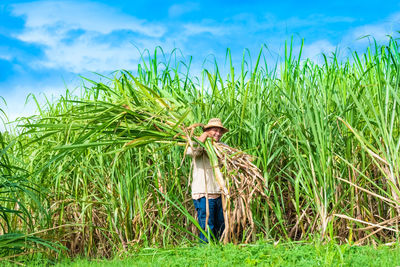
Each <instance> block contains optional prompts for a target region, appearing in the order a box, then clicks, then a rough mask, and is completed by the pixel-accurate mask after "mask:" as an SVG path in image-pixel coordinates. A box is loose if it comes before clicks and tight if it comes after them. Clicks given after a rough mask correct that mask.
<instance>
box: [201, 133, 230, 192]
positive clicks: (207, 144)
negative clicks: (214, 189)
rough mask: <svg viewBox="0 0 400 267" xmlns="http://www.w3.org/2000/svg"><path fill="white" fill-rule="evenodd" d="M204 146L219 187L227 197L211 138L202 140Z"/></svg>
mask: <svg viewBox="0 0 400 267" xmlns="http://www.w3.org/2000/svg"><path fill="white" fill-rule="evenodd" d="M204 147H205V149H206V151H207V155H208V158H209V159H210V164H211V167H212V168H213V171H214V176H215V179H216V180H217V183H218V185H219V186H220V188H221V191H222V193H223V194H224V195H225V196H227V197H228V198H229V194H228V189H227V188H226V184H225V180H224V177H223V175H222V172H221V169H220V168H219V161H218V157H217V154H216V153H215V150H214V147H213V145H212V140H211V139H210V138H207V139H206V141H205V142H204Z"/></svg>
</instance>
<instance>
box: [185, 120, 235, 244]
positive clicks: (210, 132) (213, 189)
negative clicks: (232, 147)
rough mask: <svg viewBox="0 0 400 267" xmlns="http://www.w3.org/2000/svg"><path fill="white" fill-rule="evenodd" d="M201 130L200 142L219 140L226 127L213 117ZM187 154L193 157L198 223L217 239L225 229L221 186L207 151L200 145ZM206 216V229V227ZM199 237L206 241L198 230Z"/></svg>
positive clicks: (194, 201)
mask: <svg viewBox="0 0 400 267" xmlns="http://www.w3.org/2000/svg"><path fill="white" fill-rule="evenodd" d="M203 131H204V132H203V134H202V135H201V136H200V137H199V138H198V140H199V141H200V142H202V143H204V142H205V141H206V139H207V138H212V139H213V140H214V141H215V142H219V140H220V139H221V137H222V135H223V134H224V133H226V132H228V129H226V128H225V127H224V126H223V125H222V123H221V120H220V119H218V118H213V119H211V120H210V121H209V122H208V124H207V125H206V126H204V127H203ZM187 155H190V156H191V157H193V181H192V199H193V203H194V207H195V209H196V212H197V218H198V221H199V224H200V226H201V228H202V229H203V230H205V232H206V233H207V231H209V232H210V234H211V233H212V235H213V236H214V237H215V238H216V239H217V240H218V239H219V238H220V236H221V234H222V232H223V231H224V229H225V223H224V214H223V209H222V200H221V188H220V186H219V184H218V183H217V181H216V179H215V176H214V172H213V168H212V167H211V164H210V160H209V158H208V156H207V153H206V151H205V150H204V149H203V148H202V147H194V148H192V147H189V148H188V150H187ZM207 199H208V205H207ZM207 206H208V207H207ZM207 210H208V214H207ZM207 216H208V229H207V228H206V220H207ZM199 237H200V239H201V240H203V241H204V242H205V243H207V242H208V238H207V237H206V236H204V234H203V233H201V232H200V236H199Z"/></svg>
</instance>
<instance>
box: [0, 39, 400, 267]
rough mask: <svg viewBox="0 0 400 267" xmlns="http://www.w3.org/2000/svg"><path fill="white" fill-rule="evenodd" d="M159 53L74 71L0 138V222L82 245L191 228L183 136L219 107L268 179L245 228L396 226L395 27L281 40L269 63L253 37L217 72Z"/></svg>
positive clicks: (324, 232) (378, 229) (117, 244)
mask: <svg viewBox="0 0 400 267" xmlns="http://www.w3.org/2000/svg"><path fill="white" fill-rule="evenodd" d="M160 53H161V55H162V57H161V58H164V60H162V59H161V60H160ZM172 56H174V54H173V55H172ZM172 56H171V58H170V59H166V56H165V55H164V54H163V52H162V50H161V49H159V48H157V49H156V51H155V52H154V56H153V57H150V56H149V58H148V59H146V60H144V59H143V60H142V62H141V63H140V64H139V66H138V71H137V74H132V73H131V72H129V71H119V72H116V73H115V76H114V77H112V78H109V79H108V81H107V82H106V83H102V82H96V81H89V80H87V84H86V86H85V87H84V88H82V90H83V91H82V94H81V96H79V97H77V96H74V95H73V94H71V93H70V92H69V91H67V92H66V94H65V96H63V97H61V98H60V99H59V100H58V101H56V102H54V103H51V102H49V103H47V104H46V105H44V106H41V107H40V109H39V110H40V114H39V115H38V116H37V117H32V118H29V119H26V120H25V121H23V123H24V126H23V127H22V130H21V134H20V135H19V136H18V137H16V138H15V139H13V138H10V139H7V140H6V141H2V144H1V145H2V147H1V150H0V151H3V152H1V153H2V154H0V156H1V161H0V162H1V163H2V165H0V168H1V173H2V175H3V176H2V179H6V180H4V181H6V182H2V183H3V184H2V186H3V188H4V189H5V190H4V191H2V193H1V196H0V197H2V198H3V199H11V201H7V204H6V205H4V204H2V203H4V202H2V203H0V204H1V206H2V208H3V207H5V208H4V210H3V217H2V218H1V219H0V223H1V225H2V227H3V231H5V230H4V229H7V230H6V231H7V232H9V230H8V229H13V231H22V232H23V233H28V232H36V231H39V230H43V229H49V231H46V239H47V240H57V241H60V243H61V244H63V245H65V246H66V247H67V248H68V251H69V253H70V255H78V254H80V255H87V256H99V255H101V256H106V257H112V256H113V255H115V253H116V252H121V251H129V249H130V248H131V247H132V246H156V247H167V246H170V245H177V244H179V245H182V244H190V243H193V242H196V237H195V236H196V231H197V230H196V227H195V226H194V225H193V221H194V219H193V216H194V210H193V205H192V203H191V200H190V189H189V187H188V184H189V181H188V177H189V174H190V164H189V160H185V161H183V157H184V145H185V144H186V139H185V137H186V136H187V135H188V134H189V130H188V129H187V127H189V126H190V125H191V124H193V123H198V122H201V123H206V122H207V120H208V119H209V118H211V117H220V118H221V119H222V121H223V123H224V125H226V127H227V128H229V129H230V131H229V132H228V133H227V134H226V136H224V139H223V140H222V141H223V142H225V143H227V144H229V145H230V146H232V147H238V148H240V149H241V150H244V151H246V152H248V153H250V154H254V155H255V156H256V159H255V164H256V165H257V166H258V167H259V168H260V169H261V170H262V171H263V173H264V176H265V179H266V181H267V182H266V184H265V193H266V194H267V195H268V197H269V201H262V200H261V199H258V200H256V201H255V202H254V203H253V206H252V214H253V220H254V223H255V225H256V231H255V232H254V234H253V235H252V239H251V240H252V241H255V240H257V238H258V236H264V237H266V238H270V239H274V240H278V239H285V240H310V239H319V240H323V241H332V240H337V241H338V242H339V243H350V244H353V243H354V242H357V243H359V244H376V243H386V242H393V241H396V240H397V235H398V231H399V229H398V226H397V225H398V220H399V216H400V214H399V211H400V210H399V203H400V188H399V182H400V181H399V180H398V179H399V178H400V169H399V168H400V153H399V149H400V131H399V129H400V118H399V114H400V107H399V100H400V93H399V84H400V75H399V64H400V61H399V59H400V58H399V47H398V42H397V40H394V39H390V40H389V41H388V44H387V45H383V46H379V45H377V44H375V45H374V46H373V45H372V46H371V47H369V48H368V49H367V51H366V52H365V53H363V54H358V53H356V52H354V53H353V54H352V56H353V58H351V59H347V60H344V61H339V59H338V58H337V56H336V55H335V54H333V55H331V56H329V57H328V56H327V55H323V57H324V63H323V64H321V65H318V64H315V63H314V62H312V61H311V60H309V59H302V58H301V52H300V53H299V54H298V55H294V52H293V47H292V44H290V45H287V46H286V51H285V57H284V59H283V60H282V64H281V65H279V67H274V66H273V67H271V66H269V65H268V63H269V62H267V61H266V60H265V57H264V52H263V51H260V53H259V55H258V57H257V61H256V64H255V66H254V67H253V66H252V65H251V64H250V62H251V60H250V58H249V57H248V56H247V54H244V57H243V61H242V65H241V68H240V70H239V72H238V71H236V72H235V69H234V67H233V65H232V60H231V58H230V51H229V50H227V62H230V65H229V66H228V68H229V69H228V72H227V74H226V77H224V78H223V77H222V73H221V72H220V69H221V68H219V66H218V65H217V64H216V63H215V66H214V70H209V69H204V70H202V73H201V75H200V76H199V77H193V76H191V75H190V62H176V61H175V62H176V63H175V65H174V60H172ZM197 133H198V132H197ZM16 144H18V146H17V145H16ZM11 147H13V148H14V147H15V149H14V150H12V151H10V148H11ZM17 148H18V149H17ZM5 152H7V155H8V156H4V155H5ZM10 155H11V156H12V158H13V159H12V160H11V161H10ZM21 175H22V176H21ZM14 177H22V178H23V179H22V180H19V178H18V179H16V178H14ZM2 181H3V180H2ZM33 185H40V194H39V195H40V196H41V197H39V199H40V201H37V197H36V198H35V197H31V196H33V195H35V194H31V193H32V192H35V190H37V189H33ZM43 196H45V197H43ZM171 201H173V204H171ZM16 203H18V208H16V207H15V204H16ZM38 203H41V205H39V204H38ZM32 218H35V219H32ZM18 229H19V230H18ZM21 229H22V230H21ZM321 264H324V263H321Z"/></svg>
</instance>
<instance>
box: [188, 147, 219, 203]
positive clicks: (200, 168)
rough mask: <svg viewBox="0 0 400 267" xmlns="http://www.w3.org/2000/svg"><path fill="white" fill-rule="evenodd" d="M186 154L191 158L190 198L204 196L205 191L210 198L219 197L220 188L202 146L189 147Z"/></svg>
mask: <svg viewBox="0 0 400 267" xmlns="http://www.w3.org/2000/svg"><path fill="white" fill-rule="evenodd" d="M186 154H187V155H189V156H191V157H192V158H193V161H192V167H193V180H192V198H193V199H199V198H201V197H204V196H206V194H207V193H208V197H209V198H211V199H212V198H218V197H220V196H221V189H220V186H219V185H218V182H217V181H216V179H215V176H214V171H213V168H212V167H211V164H210V159H209V158H208V156H207V153H206V152H205V150H204V148H202V147H194V148H193V149H192V148H191V147H189V148H188V149H187V152H186Z"/></svg>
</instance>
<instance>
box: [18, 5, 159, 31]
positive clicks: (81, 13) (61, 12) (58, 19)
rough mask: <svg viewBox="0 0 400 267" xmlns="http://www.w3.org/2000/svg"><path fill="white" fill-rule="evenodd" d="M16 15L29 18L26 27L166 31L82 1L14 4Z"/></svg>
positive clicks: (111, 9) (116, 11)
mask: <svg viewBox="0 0 400 267" xmlns="http://www.w3.org/2000/svg"><path fill="white" fill-rule="evenodd" d="M13 14H14V15H16V16H25V17H26V23H25V25H26V27H27V28H30V29H40V28H42V27H57V28H59V29H61V31H62V29H83V30H86V31H95V32H98V33H102V34H108V33H110V32H112V31H115V30H123V29H125V30H131V31H133V32H137V33H140V34H144V35H146V36H151V37H160V36H162V35H163V34H164V33H165V29H164V27H163V26H161V25H155V24H151V23H148V22H146V21H145V20H140V19H137V18H135V17H132V16H129V15H126V14H124V13H121V12H119V11H118V10H116V9H113V8H112V7H110V6H106V5H102V4H99V3H94V2H82V1H72V2H71V1H68V2H66V1H38V2H31V3H21V4H14V5H13Z"/></svg>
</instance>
